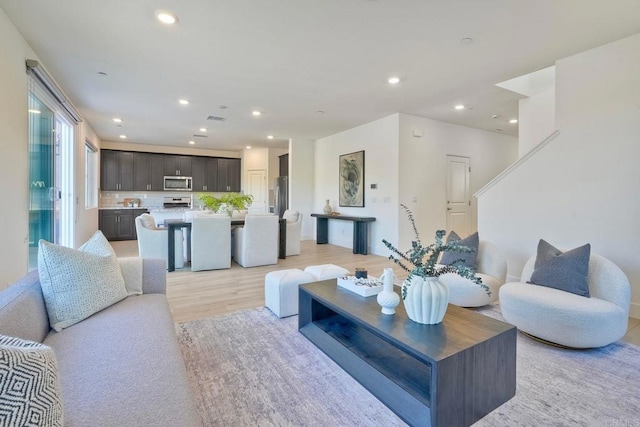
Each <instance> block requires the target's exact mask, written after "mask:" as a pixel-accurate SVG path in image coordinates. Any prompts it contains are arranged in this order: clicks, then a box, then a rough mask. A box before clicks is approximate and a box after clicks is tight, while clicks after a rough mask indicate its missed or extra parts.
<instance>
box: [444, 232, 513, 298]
mask: <svg viewBox="0 0 640 427" xmlns="http://www.w3.org/2000/svg"><path fill="white" fill-rule="evenodd" d="M477 266H478V268H477V273H476V275H477V276H478V277H480V278H481V279H482V283H483V284H485V285H487V286H488V287H489V290H490V291H491V295H487V292H486V291H485V290H484V289H483V288H481V287H480V286H479V285H477V284H475V283H473V282H472V281H471V280H469V279H465V278H464V277H461V276H459V275H457V274H455V273H448V274H443V275H442V276H440V282H441V283H444V284H446V285H447V287H448V288H449V302H450V303H451V304H454V305H457V306H460V307H481V306H483V305H487V304H491V303H492V302H495V301H497V300H498V292H499V290H500V287H501V286H502V285H504V282H505V280H506V278H507V260H506V258H505V257H504V255H503V254H502V252H501V251H500V250H499V249H498V247H497V246H495V245H494V244H492V243H489V242H487V241H484V240H481V241H480V244H479V246H478V258H477Z"/></svg>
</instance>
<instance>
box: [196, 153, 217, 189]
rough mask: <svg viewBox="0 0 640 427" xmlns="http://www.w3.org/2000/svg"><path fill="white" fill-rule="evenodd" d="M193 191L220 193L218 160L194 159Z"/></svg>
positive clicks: (208, 158)
mask: <svg viewBox="0 0 640 427" xmlns="http://www.w3.org/2000/svg"><path fill="white" fill-rule="evenodd" d="M192 166H193V167H192V171H193V175H192V176H193V191H218V159H216V158H215V157H193V159H192Z"/></svg>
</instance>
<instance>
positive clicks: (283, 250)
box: [164, 218, 287, 271]
mask: <svg viewBox="0 0 640 427" xmlns="http://www.w3.org/2000/svg"><path fill="white" fill-rule="evenodd" d="M243 225H244V218H232V219H231V227H234V226H243ZM164 227H165V228H166V229H167V230H168V232H169V236H168V237H169V238H168V239H167V244H168V245H169V247H168V248H167V249H168V254H167V256H168V260H167V263H168V269H167V270H168V271H175V270H176V251H175V249H176V236H175V230H185V234H186V239H187V259H189V260H190V259H191V222H190V221H185V220H182V219H166V220H164ZM278 228H279V233H278V258H280V259H285V258H286V257H287V220H286V219H284V218H280V219H279V220H278Z"/></svg>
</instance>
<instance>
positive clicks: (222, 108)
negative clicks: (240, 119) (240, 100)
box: [220, 105, 229, 110]
mask: <svg viewBox="0 0 640 427" xmlns="http://www.w3.org/2000/svg"><path fill="white" fill-rule="evenodd" d="M227 108H229V107H227V106H226V105H221V106H220V109H221V110H226V109H227Z"/></svg>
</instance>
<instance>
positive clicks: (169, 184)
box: [164, 176, 193, 191]
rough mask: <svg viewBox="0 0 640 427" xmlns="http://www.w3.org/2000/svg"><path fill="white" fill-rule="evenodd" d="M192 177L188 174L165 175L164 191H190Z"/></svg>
mask: <svg viewBox="0 0 640 427" xmlns="http://www.w3.org/2000/svg"><path fill="white" fill-rule="evenodd" d="M191 190H193V178H191V177H190V176H165V177H164V191H191Z"/></svg>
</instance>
